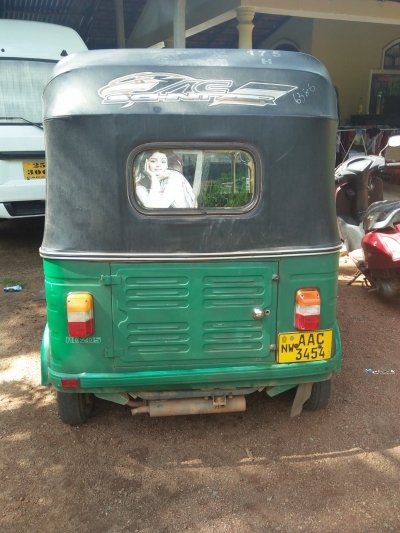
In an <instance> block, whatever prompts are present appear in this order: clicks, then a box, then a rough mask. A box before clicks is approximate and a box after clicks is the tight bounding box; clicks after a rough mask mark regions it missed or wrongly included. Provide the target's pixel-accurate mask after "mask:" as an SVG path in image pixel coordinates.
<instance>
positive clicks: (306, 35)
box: [259, 17, 313, 54]
mask: <svg viewBox="0 0 400 533" xmlns="http://www.w3.org/2000/svg"><path fill="white" fill-rule="evenodd" d="M287 39H288V40H290V41H292V42H293V43H294V44H296V45H297V46H298V47H299V48H300V52H304V53H305V54H311V53H312V39H313V19H309V18H296V17H292V18H291V19H289V20H288V22H286V24H284V25H283V26H281V27H280V28H279V29H278V30H276V32H274V33H273V35H271V36H270V37H269V38H268V39H266V40H265V41H264V42H263V43H262V44H261V45H260V46H259V48H266V49H271V48H274V46H275V45H276V44H278V43H279V42H280V41H282V40H287Z"/></svg>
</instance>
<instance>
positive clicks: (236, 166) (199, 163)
mask: <svg viewBox="0 0 400 533" xmlns="http://www.w3.org/2000/svg"><path fill="white" fill-rule="evenodd" d="M129 168H130V169H131V171H130V174H131V176H130V179H131V180H132V184H133V194H134V198H135V201H136V203H137V204H138V205H139V206H140V207H142V208H144V209H146V210H147V209H149V210H159V209H185V210H187V209H201V210H203V211H204V210H206V211H215V210H217V211H218V210H229V209H231V210H233V209H240V210H241V209H242V208H246V207H249V206H250V205H251V204H252V202H253V199H254V188H255V171H254V159H253V157H252V155H251V154H250V153H249V152H247V151H244V150H234V149H223V150H221V149H212V150H208V149H207V150H194V149H176V150H175V149H174V150H170V149H168V150H166V149H163V148H162V147H160V148H155V149H153V150H146V151H142V152H139V153H136V155H135V156H134V157H131V164H130V165H129Z"/></svg>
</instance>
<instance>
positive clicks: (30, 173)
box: [22, 161, 46, 180]
mask: <svg viewBox="0 0 400 533" xmlns="http://www.w3.org/2000/svg"><path fill="white" fill-rule="evenodd" d="M22 167H23V169H24V178H25V179H26V180H40V179H44V178H45V177H46V163H45V162H44V161H23V163H22Z"/></svg>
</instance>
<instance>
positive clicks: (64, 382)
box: [61, 378, 80, 389]
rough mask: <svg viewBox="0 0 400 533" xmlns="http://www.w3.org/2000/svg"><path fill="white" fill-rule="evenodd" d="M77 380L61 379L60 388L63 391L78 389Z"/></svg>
mask: <svg viewBox="0 0 400 533" xmlns="http://www.w3.org/2000/svg"><path fill="white" fill-rule="evenodd" d="M79 386H80V384H79V379H76V378H62V379H61V387H62V388H63V389H79Z"/></svg>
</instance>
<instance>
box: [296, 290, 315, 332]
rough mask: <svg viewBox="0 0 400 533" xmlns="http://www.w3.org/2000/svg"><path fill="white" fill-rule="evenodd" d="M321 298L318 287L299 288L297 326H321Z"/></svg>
mask: <svg viewBox="0 0 400 533" xmlns="http://www.w3.org/2000/svg"><path fill="white" fill-rule="evenodd" d="M320 314H321V298H320V295H319V290H318V289H299V290H298V291H297V292H296V308H295V324H294V325H295V328H297V329H300V330H313V329H318V328H319V326H320Z"/></svg>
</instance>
